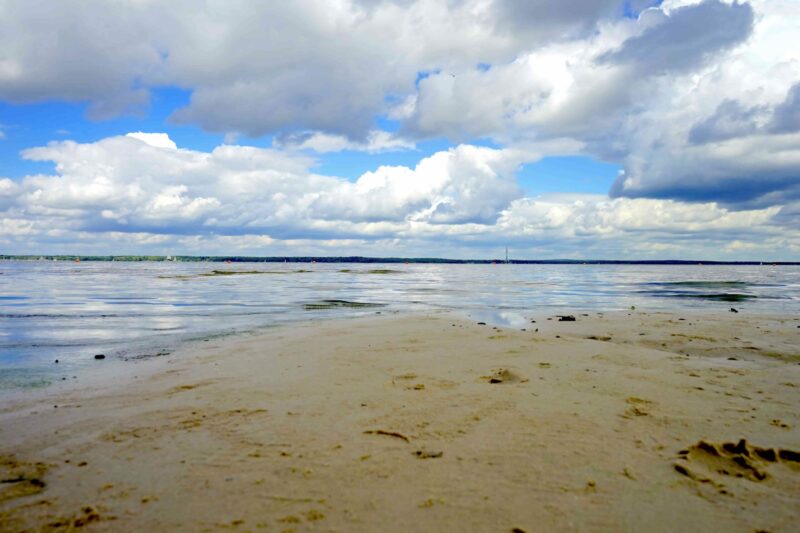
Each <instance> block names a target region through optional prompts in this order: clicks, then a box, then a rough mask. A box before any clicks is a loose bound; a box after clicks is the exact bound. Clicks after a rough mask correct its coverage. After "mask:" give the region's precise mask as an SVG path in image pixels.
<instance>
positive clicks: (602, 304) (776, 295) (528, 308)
mask: <svg viewBox="0 0 800 533" xmlns="http://www.w3.org/2000/svg"><path fill="white" fill-rule="evenodd" d="M631 306H636V307H637V308H638V309H645V310H681V309H697V310H703V309H705V310H727V309H729V308H730V307H731V306H735V307H736V308H738V309H740V310H741V311H743V312H757V313H785V314H792V315H796V314H797V313H798V311H800V267H797V266H766V265H765V266H700V265H692V266H687V265H681V266H674V265H453V264H409V265H403V264H391V265H375V264H321V263H317V264H297V263H293V264H282V263H278V264H276V263H247V264H222V263H176V262H152V263H148V262H132V263H123V262H83V263H71V262H64V261H60V262H54V261H2V262H0V387H8V386H19V385H26V386H35V385H38V384H46V383H48V382H49V381H50V380H51V379H52V376H53V373H54V372H55V371H56V370H58V373H59V375H60V374H65V373H67V374H68V373H69V372H70V370H77V369H79V367H82V366H85V365H90V364H92V363H93V362H94V359H93V355H94V354H98V353H103V354H106V355H107V357H108V358H139V357H146V356H156V355H158V354H163V353H165V352H168V351H170V350H172V349H174V347H176V346H178V345H179V344H180V343H182V342H185V341H187V340H191V339H200V338H207V337H211V336H216V335H227V334H231V333H237V332H242V331H250V330H254V329H257V328H261V327H267V326H272V325H276V324H280V323H285V322H290V321H298V320H307V319H309V318H324V317H342V316H362V315H365V314H374V313H376V312H383V313H387V312H392V311H407V310H426V309H434V308H436V309H452V310H458V311H460V312H463V313H464V314H467V315H470V316H472V317H473V318H478V319H480V318H483V319H485V320H487V321H491V322H494V323H497V324H508V325H516V324H518V323H519V324H522V323H524V320H523V319H524V317H525V316H526V315H528V314H537V313H538V314H541V313H552V314H556V313H569V312H574V311H576V310H615V309H627V308H630V307H631ZM55 359H58V360H59V365H54V360H55Z"/></svg>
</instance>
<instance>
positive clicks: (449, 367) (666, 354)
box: [0, 311, 800, 532]
mask: <svg viewBox="0 0 800 533" xmlns="http://www.w3.org/2000/svg"><path fill="white" fill-rule="evenodd" d="M551 318H552V317H551ZM575 318H576V321H574V322H559V321H558V319H557V318H552V319H551V320H548V316H547V315H544V314H538V315H537V314H534V315H533V316H532V317H531V319H533V320H535V321H536V322H535V323H529V324H527V325H526V327H525V330H526V331H521V330H520V328H516V329H511V328H494V327H492V326H491V325H488V326H487V325H478V324H476V322H474V321H466V320H464V319H461V318H454V317H452V316H449V315H442V314H436V315H423V316H402V315H391V314H386V313H384V314H382V315H380V316H377V315H376V316H375V317H373V318H368V319H358V320H347V321H342V320H334V321H329V322H315V323H309V324H305V325H297V326H285V327H279V328H274V329H271V330H267V331H265V332H262V333H259V334H254V335H247V336H240V337H235V338H229V339H222V340H213V341H210V342H205V343H196V344H193V345H191V346H188V347H187V348H186V349H185V350H183V351H182V352H179V353H175V354H172V355H170V356H168V357H165V358H159V359H158V360H154V361H144V362H138V363H136V365H135V366H133V364H132V363H122V362H119V363H114V362H109V363H112V364H116V365H118V368H121V369H123V370H124V372H123V373H124V374H125V376H126V377H122V376H121V375H119V373H118V374H117V375H116V377H115V378H114V379H111V378H109V379H108V380H104V379H101V380H95V381H94V382H92V383H83V384H77V385H72V386H63V387H53V388H52V389H50V390H47V391H43V392H38V393H32V394H30V395H28V396H27V397H17V398H15V399H10V398H5V399H4V400H3V404H2V408H0V480H1V481H2V483H1V484H0V529H1V530H3V531H20V530H31V531H40V530H41V531H60V530H64V531H67V530H71V529H77V528H80V529H85V530H87V531H95V530H96V531H105V530H113V531H146V530H150V531H166V530H176V529H180V530H191V531H202V530H208V531H212V530H220V529H230V530H232V531H257V530H262V529H263V530H266V531H298V532H299V531H342V532H349V531H527V532H532V531H556V530H558V531H570V530H574V531H608V530H614V531H642V530H647V531H710V530H718V531H719V530H724V531H749V532H752V531H758V530H766V531H773V532H777V531H791V530H796V529H795V528H796V527H797V524H798V523H800V454H798V452H800V329H799V328H798V326H800V320H798V319H797V318H794V317H780V316H758V317H753V316H747V314H746V313H744V312H742V313H738V314H734V313H727V312H726V313H719V314H689V313H687V314H681V315H677V314H662V313H642V312H638V311H631V312H630V313H606V314H603V315H600V314H598V313H588V314H582V313H575ZM537 329H538V331H536V330H537ZM98 364H105V363H98ZM125 365H131V366H125ZM132 375H136V376H137V378H136V379H133V378H132ZM56 405H57V406H58V407H54V406H56ZM515 528H517V529H515Z"/></svg>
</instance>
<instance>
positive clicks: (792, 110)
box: [768, 82, 800, 133]
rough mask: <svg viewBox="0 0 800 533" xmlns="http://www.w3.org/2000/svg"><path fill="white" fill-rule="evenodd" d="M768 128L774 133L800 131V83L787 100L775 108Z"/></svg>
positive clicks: (787, 96) (790, 92)
mask: <svg viewBox="0 0 800 533" xmlns="http://www.w3.org/2000/svg"><path fill="white" fill-rule="evenodd" d="M768 128H769V130H770V131H771V132H773V133H796V132H798V131H800V82H799V83H796V84H795V85H794V86H793V87H792V88H791V89H790V90H789V94H787V95H786V100H785V101H784V102H783V103H781V104H780V105H778V106H776V107H775V111H774V112H773V117H772V121H771V122H770V124H769V126H768Z"/></svg>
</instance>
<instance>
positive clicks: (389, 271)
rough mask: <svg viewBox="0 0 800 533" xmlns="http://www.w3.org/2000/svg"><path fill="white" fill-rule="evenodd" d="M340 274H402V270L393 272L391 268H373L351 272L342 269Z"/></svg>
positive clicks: (347, 269)
mask: <svg viewBox="0 0 800 533" xmlns="http://www.w3.org/2000/svg"><path fill="white" fill-rule="evenodd" d="M339 272H341V273H343V274H402V273H403V271H402V270H393V269H391V268H373V269H371V270H351V269H349V268H342V269H340V270H339Z"/></svg>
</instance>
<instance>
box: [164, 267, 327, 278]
mask: <svg viewBox="0 0 800 533" xmlns="http://www.w3.org/2000/svg"><path fill="white" fill-rule="evenodd" d="M307 272H313V270H302V269H300V270H285V271H281V270H212V271H211V272H202V273H200V274H181V275H177V276H158V277H159V278H161V279H184V280H185V279H194V278H212V277H216V276H239V275H254V274H304V273H307Z"/></svg>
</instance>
